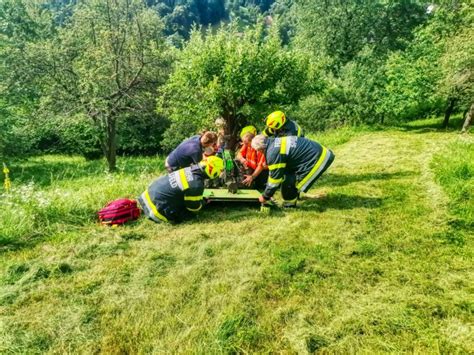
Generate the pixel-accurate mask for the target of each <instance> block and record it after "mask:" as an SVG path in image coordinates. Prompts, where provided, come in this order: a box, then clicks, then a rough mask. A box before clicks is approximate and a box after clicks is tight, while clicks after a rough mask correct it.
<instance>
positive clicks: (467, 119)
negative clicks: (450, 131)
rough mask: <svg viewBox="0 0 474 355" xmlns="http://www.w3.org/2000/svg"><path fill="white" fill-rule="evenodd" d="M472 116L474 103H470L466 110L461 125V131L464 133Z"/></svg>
mask: <svg viewBox="0 0 474 355" xmlns="http://www.w3.org/2000/svg"><path fill="white" fill-rule="evenodd" d="M472 116H474V103H472V104H471V107H470V108H469V111H468V112H467V115H466V119H465V120H464V124H463V125H462V131H461V132H462V133H466V132H467V129H468V127H469V125H470V124H471V121H472Z"/></svg>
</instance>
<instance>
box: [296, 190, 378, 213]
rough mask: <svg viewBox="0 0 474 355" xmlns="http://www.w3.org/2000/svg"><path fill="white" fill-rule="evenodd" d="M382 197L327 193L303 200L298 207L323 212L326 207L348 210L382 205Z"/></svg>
mask: <svg viewBox="0 0 474 355" xmlns="http://www.w3.org/2000/svg"><path fill="white" fill-rule="evenodd" d="M383 200H384V199H383V198H380V197H367V196H355V195H345V194H329V195H327V196H325V197H322V198H318V199H313V200H305V201H303V202H301V204H300V207H299V209H301V210H303V211H318V212H324V211H326V210H328V209H334V210H350V209H354V208H379V207H380V206H382V203H383Z"/></svg>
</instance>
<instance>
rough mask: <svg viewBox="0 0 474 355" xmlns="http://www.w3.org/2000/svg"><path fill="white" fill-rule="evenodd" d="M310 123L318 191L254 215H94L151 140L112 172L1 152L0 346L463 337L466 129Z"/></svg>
mask: <svg viewBox="0 0 474 355" xmlns="http://www.w3.org/2000/svg"><path fill="white" fill-rule="evenodd" d="M421 127H422V126H421ZM315 138H316V139H318V140H320V141H321V142H322V143H323V144H325V145H327V146H328V147H330V148H331V149H333V150H334V151H335V153H336V160H335V163H334V165H333V166H332V167H331V168H330V170H329V171H328V174H327V175H325V176H324V177H323V178H322V179H321V181H320V182H319V183H318V184H317V185H316V186H315V187H314V189H315V190H316V191H318V192H323V193H324V194H321V195H322V196H323V197H321V198H318V199H306V200H305V201H302V203H301V204H300V207H299V208H298V209H297V210H291V211H286V210H285V211H280V210H275V211H273V212H272V213H271V214H269V215H263V214H260V213H259V212H258V206H252V205H250V206H247V205H237V206H235V205H219V204H215V205H212V204H211V205H210V206H207V208H206V210H204V211H203V212H202V213H201V214H200V215H199V216H198V217H197V218H196V219H195V220H193V221H189V222H186V223H184V224H182V225H179V226H170V225H164V224H154V223H152V222H150V221H148V220H145V219H142V220H139V221H137V222H136V223H133V224H130V225H128V226H125V227H120V228H107V227H104V226H101V225H99V224H97V222H96V211H97V210H98V209H99V208H101V207H102V206H103V205H105V203H107V202H108V201H110V200H113V199H116V198H119V197H135V196H137V195H138V194H139V193H141V192H142V191H143V189H144V188H145V187H146V186H147V184H148V183H149V182H150V181H152V180H153V178H155V177H156V176H157V175H159V174H160V172H161V171H162V169H163V161H162V159H161V158H160V157H157V158H122V159H120V160H119V172H118V173H117V174H113V175H110V174H107V173H106V172H105V166H104V165H103V163H102V162H88V161H85V160H83V159H81V158H78V157H64V156H45V157H39V158H32V159H29V160H28V161H26V162H23V163H21V164H18V165H14V164H13V165H12V166H11V170H12V178H13V179H12V183H13V187H14V189H13V191H12V192H11V193H10V194H3V195H2V196H1V200H0V203H1V204H2V208H1V209H0V243H1V247H0V248H1V249H0V352H1V353H43V352H50V353H69V352H72V353H77V352H80V353H93V352H99V351H100V352H106V353H149V352H185V353H189V352H198V353H222V352H224V353H235V352H289V353H312V352H323V353H353V352H361V353H381V352H393V353H400V352H414V353H439V352H442V353H469V352H470V351H471V349H472V348H474V343H473V338H472V328H471V324H472V314H473V302H472V289H471V288H470V284H469V280H470V279H472V251H473V248H472V241H471V239H470V237H471V235H472V234H471V232H470V230H469V229H467V227H470V226H472V224H469V223H471V222H472V212H473V211H472V209H473V208H472V190H470V188H469V186H470V187H471V188H472V149H471V147H472V142H471V141H468V142H464V141H460V139H459V137H458V135H457V134H456V133H451V132H444V131H443V132H439V131H436V130H432V129H431V128H430V129H429V130H428V131H424V129H423V128H420V126H418V127H417V129H416V130H410V129H391V130H387V131H382V130H380V131H369V130H357V129H345V130H342V131H338V132H328V133H324V134H316V135H315ZM467 139H468V140H470V139H471V138H470V137H468V138H467ZM448 154H451V155H448ZM447 156H449V159H447V158H446V157H447ZM453 157H456V158H453ZM445 192H446V193H445ZM453 221H457V222H455V224H456V229H455V230H454V231H453V228H454V227H453ZM461 221H462V222H461ZM453 233H454V234H453ZM449 235H451V237H448V236H449ZM460 236H462V238H461V237H460ZM461 240H462V242H459V241H461Z"/></svg>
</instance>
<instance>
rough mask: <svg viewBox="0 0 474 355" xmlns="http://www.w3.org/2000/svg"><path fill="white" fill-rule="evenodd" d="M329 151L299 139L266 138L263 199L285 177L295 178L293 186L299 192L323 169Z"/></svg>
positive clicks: (317, 144) (273, 191) (268, 196)
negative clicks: (266, 172) (287, 175)
mask: <svg viewBox="0 0 474 355" xmlns="http://www.w3.org/2000/svg"><path fill="white" fill-rule="evenodd" d="M330 154H332V153H331V151H330V150H329V149H327V148H326V147H323V146H322V145H321V144H319V143H318V142H315V141H312V140H309V139H307V138H303V137H295V136H291V137H281V138H268V140H267V148H266V150H265V157H266V159H267V164H268V170H269V173H270V174H269V177H268V181H267V186H266V189H265V191H264V193H263V196H264V197H265V198H267V199H269V198H270V197H272V196H273V194H274V193H275V191H276V190H277V189H278V187H279V186H280V184H281V183H282V182H283V179H284V176H285V174H295V175H296V181H297V184H296V187H297V188H298V190H300V191H303V190H305V189H306V187H307V186H308V185H309V184H310V183H311V182H312V181H313V177H315V176H318V174H319V173H320V172H321V171H322V170H323V169H324V168H325V167H326V164H327V163H328V161H329V157H330Z"/></svg>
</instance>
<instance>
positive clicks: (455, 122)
mask: <svg viewBox="0 0 474 355" xmlns="http://www.w3.org/2000/svg"><path fill="white" fill-rule="evenodd" d="M463 122H464V120H463V118H462V117H453V118H451V119H450V120H449V124H448V127H446V128H444V127H442V124H443V120H442V119H440V120H439V121H433V120H426V122H423V121H418V122H417V121H414V122H409V123H406V124H402V125H400V126H398V127H399V128H400V129H401V130H402V131H405V132H411V133H432V132H453V131H459V132H460V131H461V128H462V125H463Z"/></svg>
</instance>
